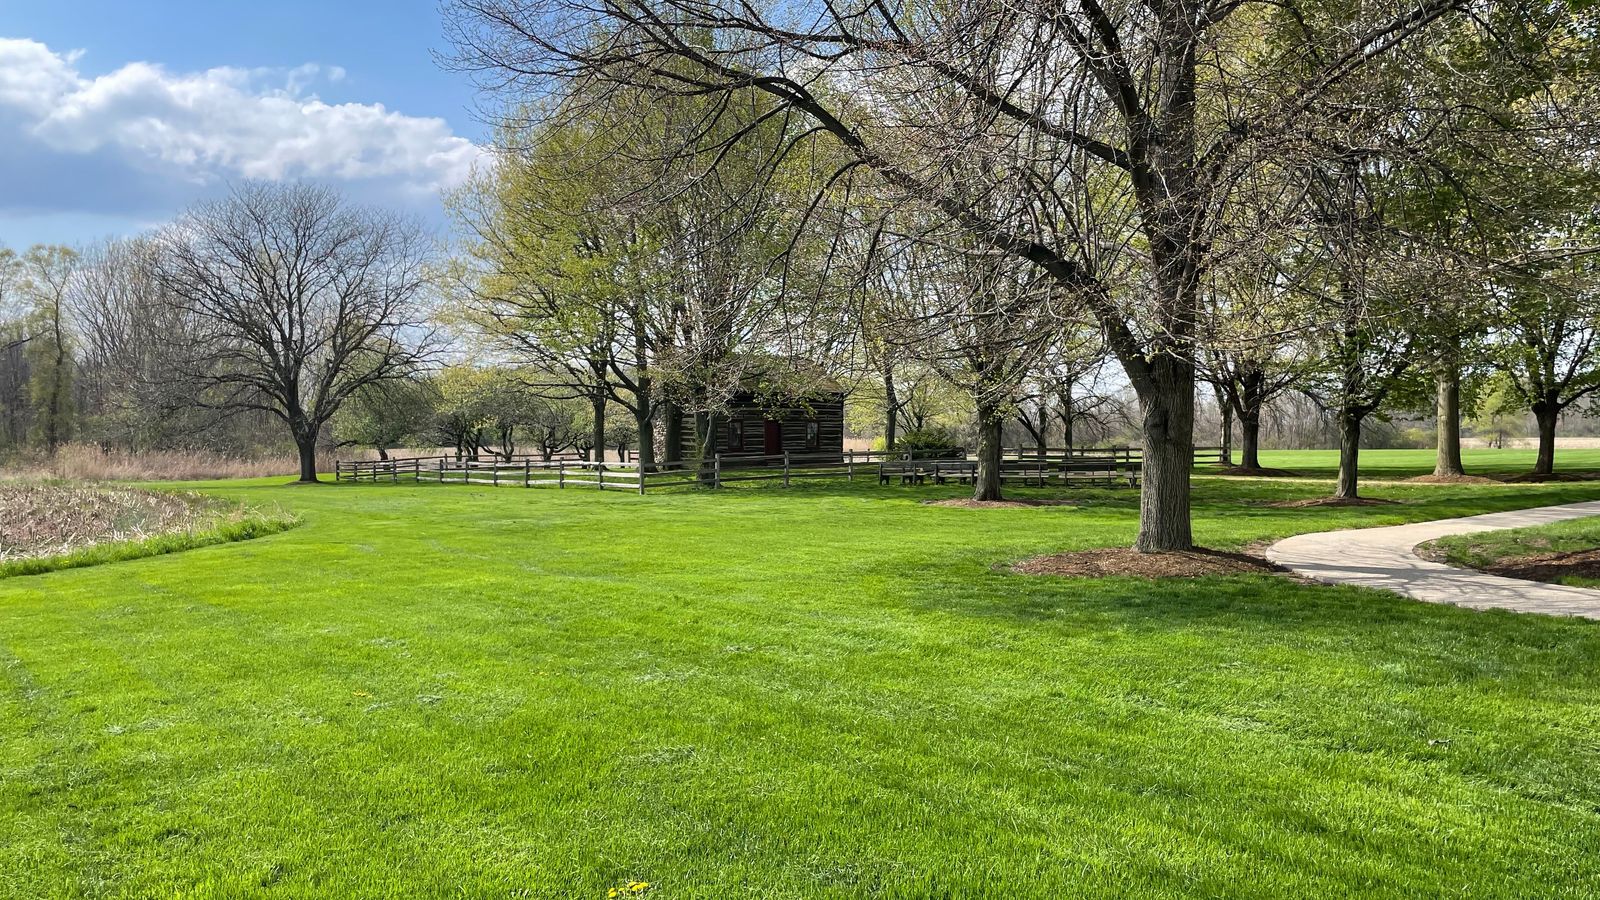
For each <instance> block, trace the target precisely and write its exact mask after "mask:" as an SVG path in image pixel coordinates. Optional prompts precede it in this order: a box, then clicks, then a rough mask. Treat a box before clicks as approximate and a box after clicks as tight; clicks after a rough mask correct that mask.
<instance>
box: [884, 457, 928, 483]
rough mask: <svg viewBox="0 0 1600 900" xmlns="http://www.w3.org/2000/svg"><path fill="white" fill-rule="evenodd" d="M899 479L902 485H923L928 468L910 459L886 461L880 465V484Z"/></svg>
mask: <svg viewBox="0 0 1600 900" xmlns="http://www.w3.org/2000/svg"><path fill="white" fill-rule="evenodd" d="M896 477H899V479H900V483H901V484H922V482H923V480H924V479H925V478H927V471H926V466H925V465H924V464H922V463H919V462H917V461H915V460H910V459H886V460H884V461H883V462H880V463H878V483H879V484H888V483H889V482H890V481H893V480H894V479H895V478H896Z"/></svg>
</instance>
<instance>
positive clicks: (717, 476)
mask: <svg viewBox="0 0 1600 900" xmlns="http://www.w3.org/2000/svg"><path fill="white" fill-rule="evenodd" d="M711 486H712V487H713V488H719V487H722V454H721V453H715V454H712V457H711Z"/></svg>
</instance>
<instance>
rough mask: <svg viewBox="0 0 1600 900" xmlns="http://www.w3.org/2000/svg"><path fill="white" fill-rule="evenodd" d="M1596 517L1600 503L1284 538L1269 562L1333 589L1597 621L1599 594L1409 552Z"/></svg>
mask: <svg viewBox="0 0 1600 900" xmlns="http://www.w3.org/2000/svg"><path fill="white" fill-rule="evenodd" d="M1596 515H1600V500H1591V501H1589V502H1586V503H1569V504H1566V505H1564V506H1542V507H1539V508H1537V509H1519V510H1514V511H1512V512H1499V513H1488V514H1486V515H1481V516H1467V517H1466V518H1462V519H1440V520H1438V521H1434V522H1416V523H1413V524H1410V525H1391V526H1388V527H1384V528H1353V529H1347V530H1344V531H1323V532H1318V533H1315V534H1301V535H1296V536H1294V537H1291V538H1285V539H1283V540H1281V541H1279V542H1277V543H1276V544H1273V545H1272V546H1271V547H1268V548H1267V559H1269V560H1271V561H1272V562H1275V563H1277V564H1278V565H1280V566H1283V567H1284V568H1287V569H1289V570H1290V571H1292V572H1294V573H1295V574H1297V575H1303V576H1305V577H1307V578H1312V579H1315V580H1317V581H1322V582H1327V583H1328V584H1353V585H1358V586H1360V587H1370V588H1378V589H1380V590H1386V591H1394V592H1395V593H1397V594H1404V595H1405V596H1407V597H1411V598H1413V599H1416V600H1426V601H1427V602H1429V603H1450V604H1454V605H1456V606H1468V607H1471V608H1473V609H1510V610H1515V611H1517V612H1536V613H1546V614H1549V615H1556V616H1584V617H1586V618H1590V619H1600V590H1597V589H1591V588H1576V587H1565V586H1563V585H1557V584H1544V583H1542V582H1537V581H1524V580H1522V579H1519V578H1502V577H1500V576H1498V575H1489V574H1486V573H1484V572H1477V571H1473V570H1470V569H1457V568H1454V567H1453V566H1447V565H1445V564H1443V563H1436V562H1432V561H1430V560H1426V559H1423V558H1421V557H1419V556H1417V555H1416V554H1415V553H1414V552H1412V548H1414V547H1416V546H1417V545H1418V544H1423V543H1427V542H1428V541H1431V540H1433V539H1435V538H1441V537H1446V536H1448V535H1452V534H1470V533H1472V532H1477V531H1494V530H1496V529H1501V528H1525V527H1527V526H1530V525H1548V524H1550V523H1552V522H1561V521H1564V520H1566V519H1581V518H1583V517H1585V516H1596Z"/></svg>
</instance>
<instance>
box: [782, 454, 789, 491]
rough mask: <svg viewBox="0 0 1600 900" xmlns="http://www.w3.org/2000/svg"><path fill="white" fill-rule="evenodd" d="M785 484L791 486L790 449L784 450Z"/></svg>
mask: <svg viewBox="0 0 1600 900" xmlns="http://www.w3.org/2000/svg"><path fill="white" fill-rule="evenodd" d="M783 486H784V487H788V486H789V451H787V450H785V451H783Z"/></svg>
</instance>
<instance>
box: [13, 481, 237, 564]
mask: <svg viewBox="0 0 1600 900" xmlns="http://www.w3.org/2000/svg"><path fill="white" fill-rule="evenodd" d="M234 512H237V513H238V514H241V515H242V514H243V513H244V510H243V509H242V508H241V509H239V510H237V511H235V510H231V509H230V508H228V507H227V506H226V505H225V504H221V503H218V502H216V501H211V500H207V499H206V498H204V497H201V496H199V495H197V494H174V493H162V492H157V491H143V490H138V489H136V488H108V487H92V486H88V485H82V484H64V483H46V484H40V483H27V482H0V562H4V561H8V560H14V559H30V558H37V557H44V556H56V555H59V554H63V553H73V552H76V551H78V550H82V549H84V548H86V547H90V546H93V545H95V544H104V543H110V542H114V541H140V540H145V539H148V538H152V537H155V536H157V535H162V534H172V533H174V532H181V531H194V530H196V529H197V528H200V527H206V528H210V527H215V526H216V525H217V524H219V522H220V521H221V520H222V519H224V518H226V517H227V516H229V515H231V514H233V513H234Z"/></svg>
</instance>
